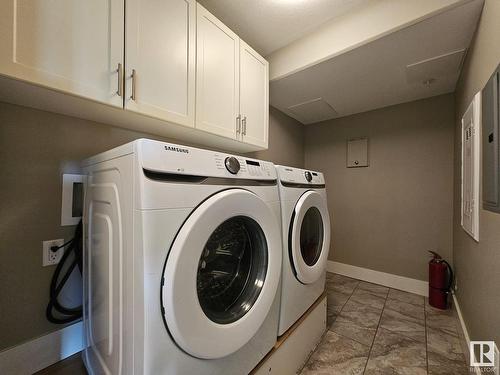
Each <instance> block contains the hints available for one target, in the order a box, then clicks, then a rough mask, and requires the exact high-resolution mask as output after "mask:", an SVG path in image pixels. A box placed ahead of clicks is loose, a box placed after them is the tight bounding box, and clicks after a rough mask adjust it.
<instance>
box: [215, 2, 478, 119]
mask: <svg viewBox="0 0 500 375" xmlns="http://www.w3.org/2000/svg"><path fill="white" fill-rule="evenodd" d="M214 1H215V0H214ZM276 1H277V0H276ZM255 2H259V1H255ZM482 5H483V2H482V1H480V0H476V1H472V2H468V3H465V4H463V3H462V5H460V6H457V7H454V8H451V9H449V10H447V11H445V12H443V13H440V14H437V15H435V16H433V17H431V18H428V19H425V20H423V21H421V22H418V23H416V24H414V25H412V26H409V27H407V28H404V29H402V30H399V31H396V32H394V33H392V34H389V35H387V36H385V37H382V38H380V39H378V40H375V41H373V42H371V43H368V44H365V45H364V46H361V47H359V48H356V49H354V50H351V51H349V52H346V53H344V54H341V55H338V56H336V57H333V58H331V59H329V60H327V61H324V62H321V63H319V64H317V65H313V66H312V67H310V68H307V69H305V70H302V71H299V72H297V73H294V74H292V75H289V76H286V77H285V78H282V79H277V80H274V81H271V83H270V102H271V105H273V106H274V107H276V108H278V109H280V110H281V111H283V112H285V113H287V114H288V115H290V116H291V117H294V118H296V119H297V120H299V121H301V122H302V123H305V124H307V123H313V122H317V121H322V120H326V119H330V118H336V117H342V116H346V115H350V114H354V113H360V112H364V111H369V110H372V109H376V108H381V107H386V106H389V105H394V104H398V103H403V102H408V101H412V100H417V99H422V98H426V97H430V96H435V95H440V94H444V93H449V92H452V91H454V90H455V86H456V82H457V79H458V76H459V74H460V69H461V64H462V61H463V58H464V55H465V53H466V49H467V48H468V47H469V44H470V41H471V39H472V36H473V33H474V31H475V29H476V25H477V22H478V19H479V15H480V13H481V9H482ZM264 39H265V38H264ZM429 79H430V80H431V82H432V83H431V84H430V85H426V84H424V83H423V82H424V81H426V80H429Z"/></svg>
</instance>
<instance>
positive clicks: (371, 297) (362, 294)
mask: <svg viewBox="0 0 500 375" xmlns="http://www.w3.org/2000/svg"><path fill="white" fill-rule="evenodd" d="M351 300H352V301H355V302H358V303H362V304H364V305H369V306H371V307H374V308H376V309H382V308H383V307H384V304H385V297H382V296H381V294H380V293H377V292H372V291H369V290H365V289H356V290H355V291H354V293H353V294H352V296H351Z"/></svg>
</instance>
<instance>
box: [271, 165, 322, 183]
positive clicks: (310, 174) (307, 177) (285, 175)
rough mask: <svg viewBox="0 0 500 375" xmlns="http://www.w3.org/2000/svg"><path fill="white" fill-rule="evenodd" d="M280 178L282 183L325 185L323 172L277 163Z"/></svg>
mask: <svg viewBox="0 0 500 375" xmlns="http://www.w3.org/2000/svg"><path fill="white" fill-rule="evenodd" d="M276 169H277V170H278V178H279V180H280V181H281V182H282V183H288V184H295V185H324V184H325V178H324V176H323V173H321V172H317V171H311V170H307V169H300V168H292V167H285V166H282V165H277V166H276Z"/></svg>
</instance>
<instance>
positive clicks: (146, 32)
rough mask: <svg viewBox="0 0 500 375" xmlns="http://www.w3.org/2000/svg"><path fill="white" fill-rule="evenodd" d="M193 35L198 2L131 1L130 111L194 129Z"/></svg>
mask: <svg viewBox="0 0 500 375" xmlns="http://www.w3.org/2000/svg"><path fill="white" fill-rule="evenodd" d="M195 30H196V2H195V0H168V1H165V0H148V1H141V0H127V19H126V36H125V39H126V48H125V53H126V55H125V65H126V79H125V87H126V95H125V108H126V109H127V110H130V111H134V112H139V113H143V114H146V115H148V116H151V117H156V118H159V119H162V120H167V121H172V122H175V123H178V124H182V125H186V126H194V103H195V102H194V100H195V83H194V79H195V52H196V49H195V36H196V34H195ZM132 73H133V74H132Z"/></svg>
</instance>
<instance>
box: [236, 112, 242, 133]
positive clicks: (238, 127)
mask: <svg viewBox="0 0 500 375" xmlns="http://www.w3.org/2000/svg"><path fill="white" fill-rule="evenodd" d="M240 131H241V115H238V116H236V134H240Z"/></svg>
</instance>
